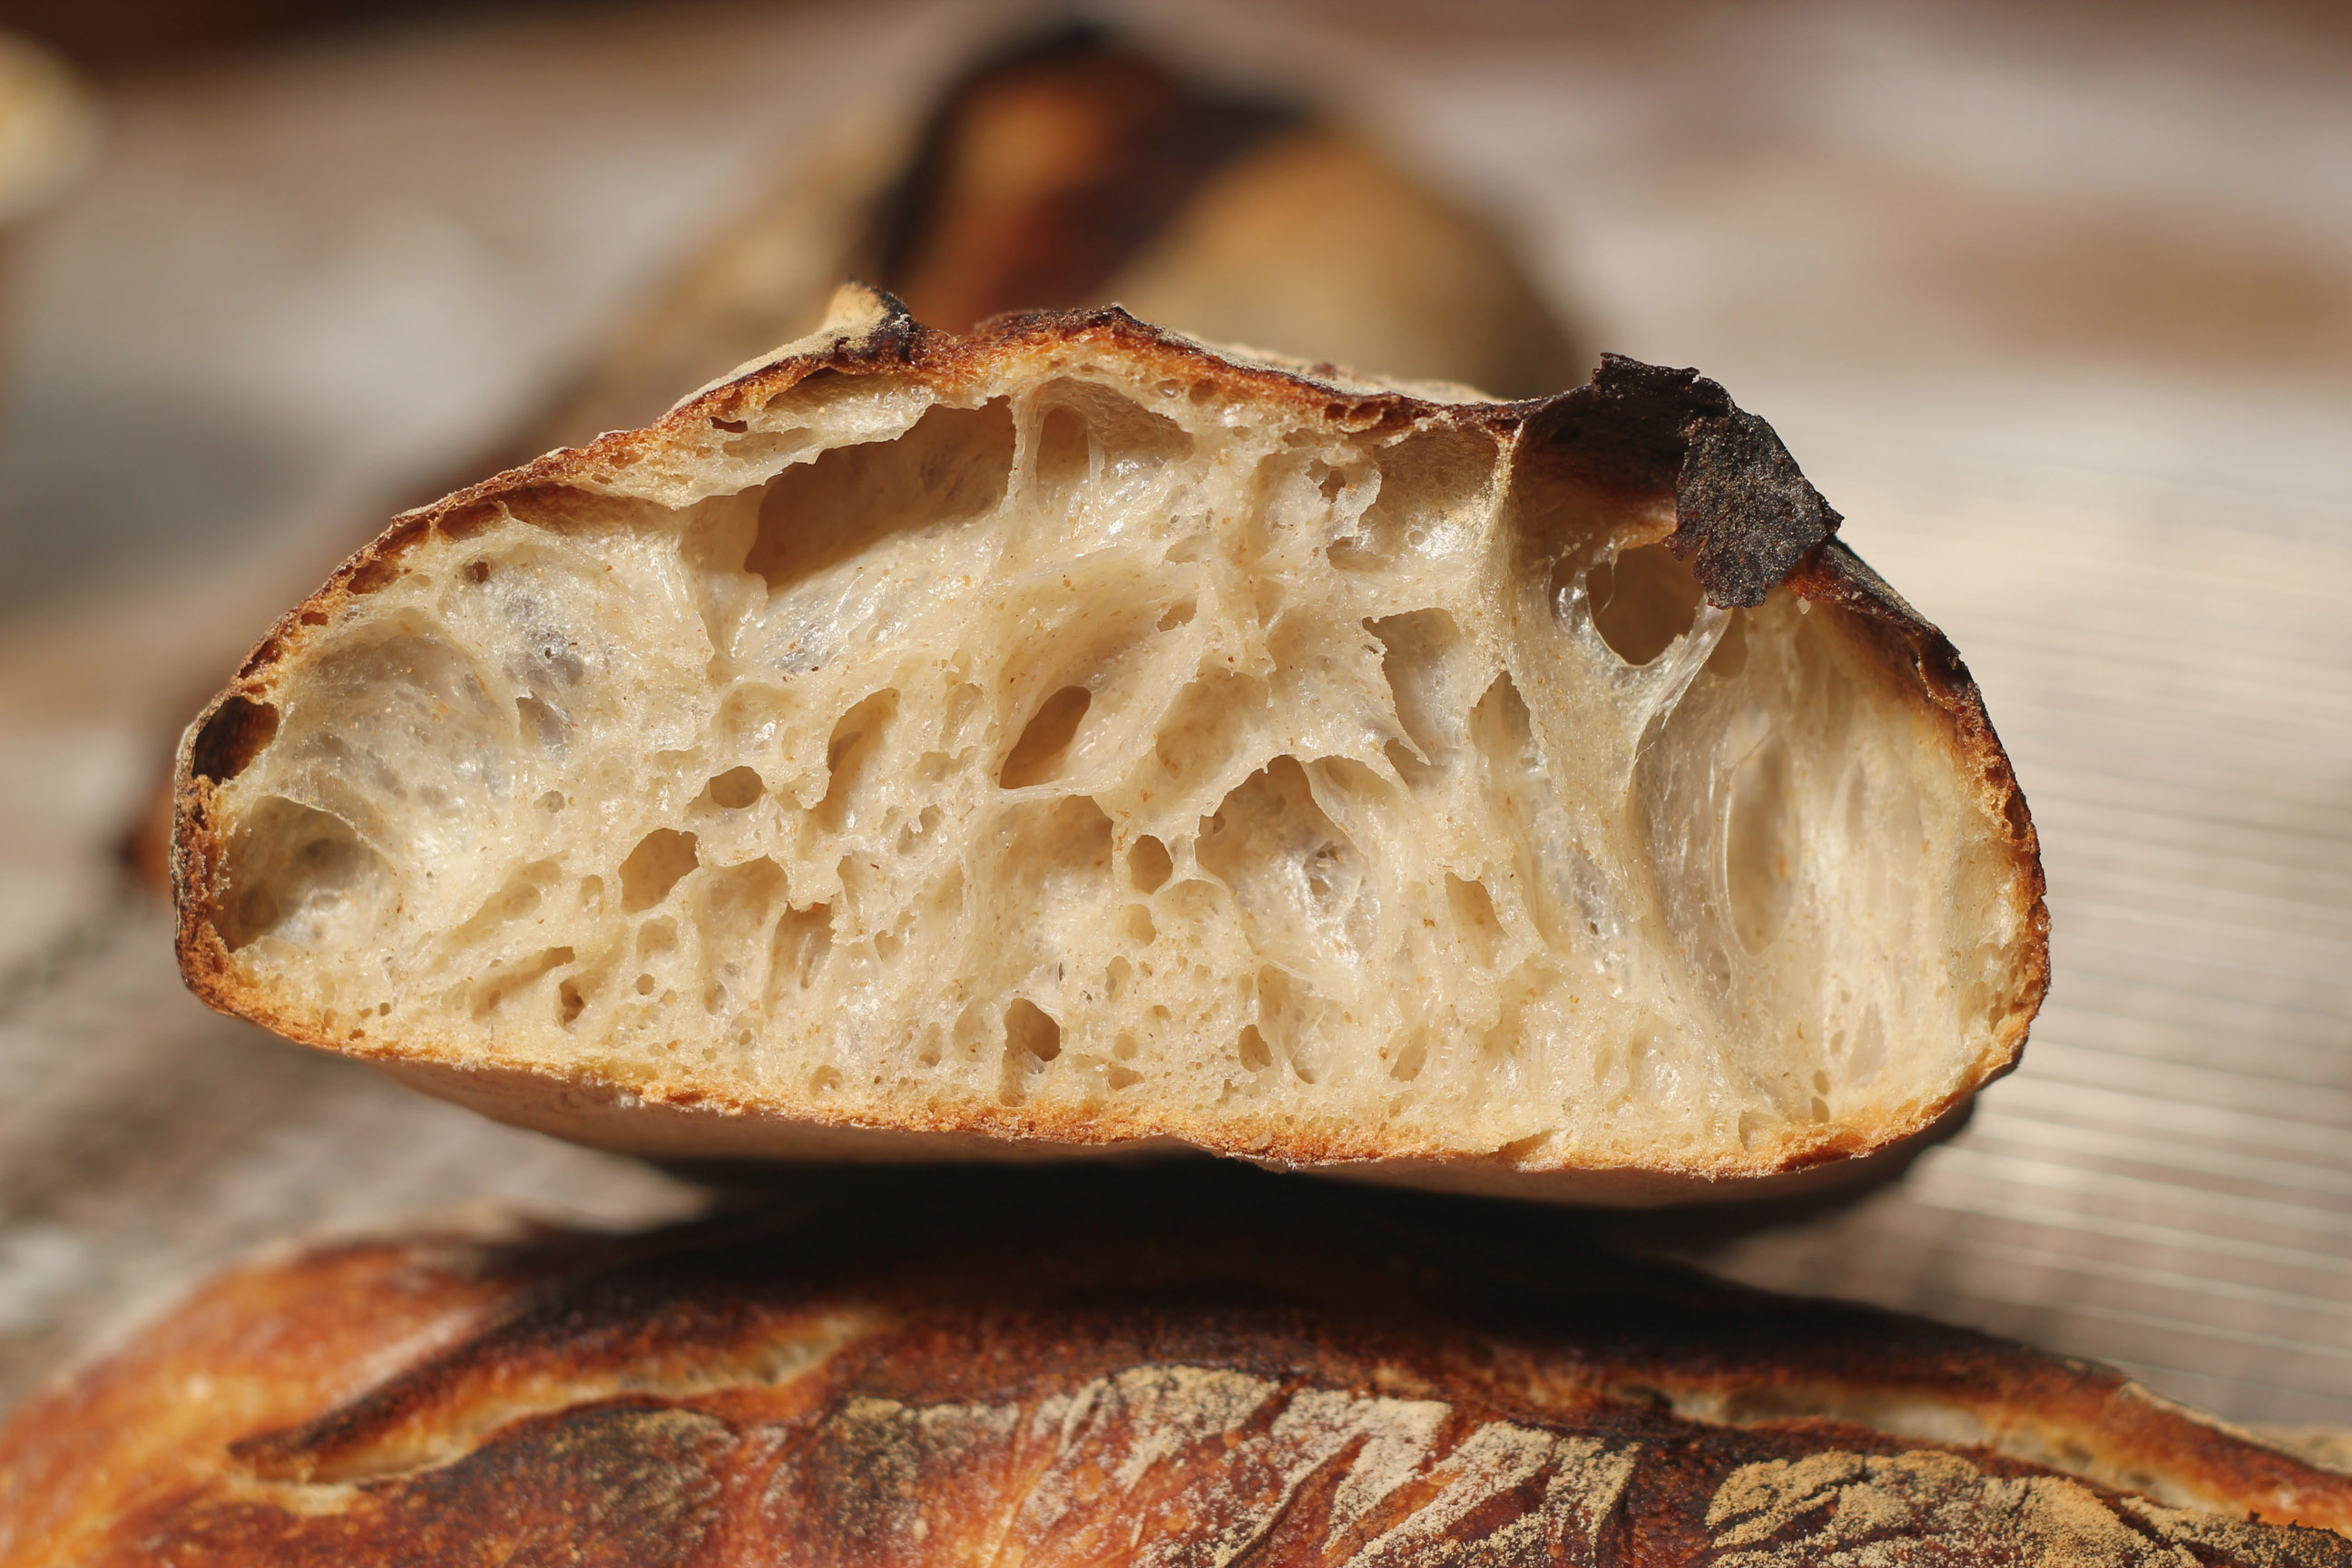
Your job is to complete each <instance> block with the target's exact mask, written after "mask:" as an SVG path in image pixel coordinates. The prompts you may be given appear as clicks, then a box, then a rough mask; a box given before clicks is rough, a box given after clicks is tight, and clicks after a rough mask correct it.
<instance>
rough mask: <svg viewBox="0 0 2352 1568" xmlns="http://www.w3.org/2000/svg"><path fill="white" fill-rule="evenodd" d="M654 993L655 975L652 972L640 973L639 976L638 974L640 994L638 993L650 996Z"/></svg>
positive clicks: (638, 991) (638, 990)
mask: <svg viewBox="0 0 2352 1568" xmlns="http://www.w3.org/2000/svg"><path fill="white" fill-rule="evenodd" d="M637 994H638V995H640V996H650V995H652V994H654V977H653V976H652V975H650V974H640V975H638V976H637Z"/></svg>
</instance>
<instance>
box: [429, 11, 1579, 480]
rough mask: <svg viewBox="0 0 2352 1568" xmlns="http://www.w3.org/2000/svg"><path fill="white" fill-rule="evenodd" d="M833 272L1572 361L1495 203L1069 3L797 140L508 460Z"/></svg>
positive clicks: (1346, 344) (1357, 344)
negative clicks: (1076, 19)
mask: <svg viewBox="0 0 2352 1568" xmlns="http://www.w3.org/2000/svg"><path fill="white" fill-rule="evenodd" d="M845 277H854V278H862V279H866V280H867V281H869V282H872V283H875V284H877V285H878V286H879V287H881V288H883V289H887V290H888V291H889V292H890V293H892V294H895V295H897V296H898V298H899V299H901V300H905V301H906V303H907V305H908V308H909V309H910V310H912V311H913V312H914V313H915V315H916V316H917V317H918V318H919V319H920V320H921V321H926V322H928V323H929V324H930V325H932V326H935V327H943V328H947V329H949V330H950V331H965V330H967V329H969V328H971V326H973V325H975V324H977V323H978V322H980V321H983V320H985V319H987V318H989V317H992V316H995V315H998V314H1000V313H1002V312H1003V311H1007V310H1066V309H1073V308H1076V307H1082V306H1092V305H1102V304H1108V303H1110V302H1111V301H1113V300H1118V301H1120V302H1122V303H1123V304H1125V305H1126V306H1127V307H1128V308H1129V309H1130V310H1133V311H1134V312H1135V313H1137V314H1138V315H1140V316H1142V317H1144V318H1145V319H1147V320H1149V321H1162V322H1166V323H1168V324H1169V325H1171V326H1174V327H1179V328H1181V329H1182V330H1184V331H1188V332H1192V333H1193V334H1195V335H1196V336H1203V337H1210V338H1216V339H1238V340H1242V341H1244V342H1253V343H1256V344H1259V345H1260V346H1262V347H1265V348H1270V349H1274V350H1277V351H1279V352H1281V353H1288V354H1293V355H1298V356H1303V357H1305V358H1307V359H1316V360H1322V359H1330V360H1338V361H1340V362H1342V363H1353V364H1362V365H1378V366H1380V367H1381V369H1382V370H1383V371H1386V372H1387V373H1389V374H1394V375H1403V376H1412V377H1423V378H1434V379H1440V380H1448V381H1460V382H1465V383H1468V384H1472V385H1475V386H1479V387H1483V388H1485V389H1486V390H1487V391H1489V392H1493V393H1497V394H1500V395H1505V396H1511V397H1520V396H1536V395H1541V394H1544V393H1549V392H1554V391H1557V390H1559V388H1560V387H1563V386H1566V385H1568V384H1570V382H1572V381H1574V380H1575V379H1576V378H1577V377H1579V376H1580V375H1582V374H1584V373H1585V372H1586V370H1588V369H1589V368H1590V367H1591V363H1592V359H1591V354H1589V353H1585V352H1584V351H1583V350H1582V349H1581V348H1580V347H1579V346H1577V345H1576V343H1575V342H1574V336H1575V334H1574V333H1573V332H1571V331H1570V328H1569V326H1568V325H1566V324H1564V323H1563V321H1561V320H1560V318H1559V316H1558V315H1557V314H1556V313H1555V310H1554V309H1553V308H1552V307H1551V306H1549V305H1548V304H1547V303H1546V302H1545V300H1543V298H1542V296H1541V293H1540V292H1539V290H1538V289H1537V288H1536V286H1535V284H1534V282H1533V281H1532V279H1530V278H1529V277H1528V269H1527V268H1526V266H1525V265H1523V263H1522V262H1521V260H1520V258H1519V257H1518V256H1517V254H1516V253H1515V251H1514V250H1513V248H1512V246H1511V244H1510V242H1509V240H1508V238H1507V237H1506V236H1505V235H1504V234H1503V233H1502V232H1501V231H1500V230H1498V228H1497V227H1496V226H1495V225H1494V224H1492V223H1489V222H1487V221H1486V220H1485V219H1483V218H1482V217H1481V216H1479V215H1478V214H1477V213H1475V211H1473V210H1471V209H1469V208H1467V207H1465V206H1464V205H1462V204H1461V203H1459V202H1458V201H1456V200H1454V198H1452V197H1451V196H1450V195H1447V194H1446V193H1445V192H1444V191H1442V190H1439V189H1436V188H1433V186H1432V185H1431V184H1429V183H1428V182H1427V181H1426V180H1424V179H1422V178H1420V177H1418V176H1416V175H1415V174H1413V173H1412V171H1410V170H1409V169H1407V168H1405V167H1404V166H1402V164H1400V163H1398V161H1397V160H1396V159H1395V158H1394V157H1393V156H1391V154H1390V153H1388V152H1387V151H1385V150H1384V149H1383V148H1381V146H1379V145H1378V144H1376V143H1375V142H1371V141H1370V140H1368V139H1367V138H1366V137H1365V136H1364V135H1362V134H1361V133H1360V132H1357V131H1355V130H1353V129H1351V128H1350V127H1349V126H1347V125H1343V124H1339V123H1336V122H1334V121H1331V120H1330V119H1329V118H1328V116H1326V115H1322V114H1318V113H1317V112H1315V111H1314V110H1311V109H1310V108H1309V107H1308V106H1307V105H1306V104H1304V103H1302V102H1298V101H1295V100H1287V99H1281V98H1269V97H1266V96H1264V95H1262V94H1259V93H1255V92H1245V91H1239V90H1235V89H1233V88H1232V87H1230V86H1228V85H1225V84H1222V83H1219V82H1216V81H1213V80H1207V79H1201V78H1198V77H1196V76H1194V75H1192V74H1191V73H1189V72H1187V71H1186V70H1183V69H1181V68H1178V67H1176V66H1175V65H1173V64H1171V62H1170V61H1169V60H1168V59H1167V58H1164V56H1163V55H1162V54H1161V53H1160V52H1159V51H1157V50H1156V49H1155V48H1154V47H1153V46H1152V44H1151V42H1150V40H1149V39H1147V38H1139V37H1131V36H1125V35H1121V34H1118V33H1113V32H1109V31H1107V30H1105V29H1103V28H1101V27H1097V26H1064V27H1057V28H1055V29H1053V30H1051V31H1049V32H1046V33H1045V34H1041V35H1035V36H1030V37H1021V38H1017V39H1014V40H1011V41H1009V42H1008V43H1007V44H1006V46H1005V47H1003V48H1002V49H1000V50H998V51H995V52H992V53H991V54H988V55H986V56H985V57H983V58H977V59H975V60H973V61H972V63H971V66H970V68H968V69H966V70H964V71H962V72H961V73H960V74H959V75H958V77H957V78H956V79H954V80H953V81H950V82H948V83H946V84H945V85H944V86H943V87H941V88H940V89H939V90H938V91H937V93H936V95H935V96H932V97H929V99H927V100H925V101H924V102H922V103H920V104H912V103H910V104H908V105H906V106H904V109H903V110H901V111H900V112H898V113H896V114H891V113H884V114H880V115H878V116H873V117H857V118H850V119H845V120H844V121H841V122H840V123H838V124H837V125H835V127H833V128H832V130H831V131H830V132H828V133H827V134H826V135H825V136H824V138H822V139H821V140H820V142H819V143H818V145H817V146H816V147H815V148H814V150H812V149H809V148H806V147H803V148H797V149H795V153H794V167H793V171H792V173H791V175H790V177H789V178H787V179H785V180H783V181H782V182H780V183H779V184H777V186H776V187H775V188H774V189H772V190H771V191H768V192H764V193H762V194H761V197H760V199H759V200H757V201H756V202H754V203H752V204H751V205H749V206H747V207H746V209H745V210H744V211H743V212H742V213H741V214H740V215H739V216H736V217H735V218H734V219H733V220H732V221H730V223H728V224H727V225H726V226H724V227H723V228H722V229H721V230H720V231H719V233H718V234H716V235H714V236H713V237H711V238H710V239H709V241H708V242H707V243H705V244H703V245H701V246H699V247H697V248H696V249H695V250H694V252H693V253H692V254H691V255H689V256H688V257H687V258H685V259H684V262H683V264H682V265H681V267H680V268H679V270H678V272H677V275H676V276H675V277H674V278H672V279H670V280H669V281H668V283H667V285H666V286H665V287H664V288H663V289H660V290H658V291H657V292H656V294H655V295H654V296H652V297H650V298H648V299H646V300H644V301H642V303H641V304H640V305H639V306H638V308H637V309H636V310H634V311H633V312H632V313H631V315H630V317H629V319H628V320H627V321H625V322H623V323H622V324H621V325H620V327H619V329H618V330H617V331H615V332H614V335H613V337H612V338H611V340H610V341H609V342H605V343H604V344H602V345H600V348H599V350H598V352H597V354H596V357H595V360H594V363H593V364H592V365H591V366H589V367H588V368H587V370H586V371H585V372H584V373H583V374H582V375H581V377H580V379H579V380H578V382H577V383H576V384H574V385H572V387H571V388H570V389H569V390H568V391H567V393H566V394H565V395H564V396H563V397H562V399H561V400H560V401H559V402H558V403H557V405H555V406H554V407H552V408H551V409H550V410H548V411H547V412H546V413H545V414H544V415H543V416H541V417H540V418H539V419H537V420H535V421H533V422H532V428H531V430H530V432H528V433H527V434H529V435H531V436H533V437H536V444H535V445H530V446H527V447H522V448H521V449H520V452H519V453H518V454H517V458H516V460H520V458H528V457H532V456H536V455H537V454H538V453H540V452H543V451H545V450H547V449H548V448H549V447H555V446H570V445H572V444H575V443H577V442H582V441H585V440H588V439H590V438H591V437H594V436H596V435H599V434H601V433H602V432H604V431H606V430H611V429H615V428H623V427H628V426H638V425H643V424H645V423H646V422H647V421H649V420H651V419H654V418H656V417H657V416H659V415H660V414H661V412H662V410H664V409H665V408H667V407H668V406H669V405H670V404H671V403H672V402H674V401H675V400H676V399H677V395H678V393H679V392H680V391H682V390H683V389H685V388H687V387H689V386H693V385H697V384H699V383H702V382H704V381H707V380H709V378H710V377H711V376H714V375H717V374H719V372H721V371H723V370H725V369H726V368H727V367H728V366H730V365H734V364H740V363H742V362H743V361H744V360H746V359H749V358H751V356H753V355H755V354H758V353H763V352H765V351H766V350H767V349H769V348H770V347H772V345H774V344H776V343H780V342H786V341H787V340H789V339H793V338H797V337H799V336H801V335H803V333H806V332H808V331H811V330H812V329H813V328H814V327H815V326H816V325H817V323H818V322H819V321H821V320H822V318H823V317H824V309H825V301H826V300H827V299H828V298H829V297H830V296H831V294H832V292H833V289H834V286H835V284H836V283H837V282H838V281H839V280H840V279H843V278H845ZM477 471H478V470H477ZM466 477H467V478H471V477H472V476H471V475H470V474H469V475H467V476H466Z"/></svg>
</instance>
